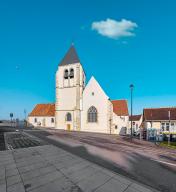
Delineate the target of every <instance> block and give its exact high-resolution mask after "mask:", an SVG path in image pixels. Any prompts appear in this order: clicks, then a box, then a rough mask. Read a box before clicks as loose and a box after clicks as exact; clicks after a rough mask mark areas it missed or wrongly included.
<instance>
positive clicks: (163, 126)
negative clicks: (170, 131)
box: [161, 123, 165, 131]
mask: <svg viewBox="0 0 176 192" xmlns="http://www.w3.org/2000/svg"><path fill="white" fill-rule="evenodd" d="M161 130H162V131H164V130H165V123H161Z"/></svg>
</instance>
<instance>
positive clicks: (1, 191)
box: [0, 145, 155, 192]
mask: <svg viewBox="0 0 176 192" xmlns="http://www.w3.org/2000/svg"><path fill="white" fill-rule="evenodd" d="M25 191H26V192H60V191H64V192H71V191H72V192H81V191H83V192H88V191H96V192H152V191H155V190H151V189H148V188H146V187H144V186H142V185H139V184H137V183H135V182H133V181H131V180H129V179H127V178H125V177H123V176H121V175H117V174H115V173H113V172H111V171H109V170H106V169H104V168H102V167H100V166H98V165H95V164H93V163H91V162H88V161H86V160H84V159H82V158H80V157H77V156H75V155H73V154H71V153H69V152H66V151H64V150H62V149H60V148H58V147H55V146H53V145H43V146H37V147H29V148H23V149H16V150H12V151H1V152H0V192H25Z"/></svg>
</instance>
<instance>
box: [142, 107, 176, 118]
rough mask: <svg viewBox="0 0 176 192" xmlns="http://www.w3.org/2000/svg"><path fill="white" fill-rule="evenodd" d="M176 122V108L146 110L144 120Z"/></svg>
mask: <svg viewBox="0 0 176 192" xmlns="http://www.w3.org/2000/svg"><path fill="white" fill-rule="evenodd" d="M169 111H170V119H171V120H176V107H167V108H148V109H144V111H143V114H144V120H169Z"/></svg>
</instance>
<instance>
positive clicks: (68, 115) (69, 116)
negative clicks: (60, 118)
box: [66, 113, 72, 121]
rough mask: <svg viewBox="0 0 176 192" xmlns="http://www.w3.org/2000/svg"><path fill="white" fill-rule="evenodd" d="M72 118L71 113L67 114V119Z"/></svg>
mask: <svg viewBox="0 0 176 192" xmlns="http://www.w3.org/2000/svg"><path fill="white" fill-rule="evenodd" d="M71 120H72V116H71V113H67V114H66V121H71Z"/></svg>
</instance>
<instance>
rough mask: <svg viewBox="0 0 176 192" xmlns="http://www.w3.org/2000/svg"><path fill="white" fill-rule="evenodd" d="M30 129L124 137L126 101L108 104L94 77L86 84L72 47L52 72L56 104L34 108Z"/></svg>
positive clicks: (40, 105) (126, 125)
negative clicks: (84, 132) (52, 129)
mask: <svg viewBox="0 0 176 192" xmlns="http://www.w3.org/2000/svg"><path fill="white" fill-rule="evenodd" d="M28 122H29V124H32V125H33V126H34V127H39V126H40V127H48V128H49V127H51V128H56V129H64V130H70V131H72V130H73V131H87V132H99V133H108V134H127V133H128V132H129V131H128V123H129V113H128V105H127V100H110V98H109V97H108V95H107V94H106V93H105V92H104V90H103V89H102V88H101V86H100V85H99V83H98V82H97V80H96V79H95V78H94V77H91V79H90V80H89V82H88V83H87V84H86V74H85V70H84V68H83V66H82V64H81V62H80V59H79V57H78V54H77V52H76V49H75V47H74V45H71V47H70V48H69V50H68V52H67V53H66V55H65V56H64V58H63V59H62V60H61V62H60V63H59V65H58V69H57V71H56V101H55V103H53V104H37V105H36V106H35V108H34V109H33V111H32V112H31V113H30V114H29V116H28Z"/></svg>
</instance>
